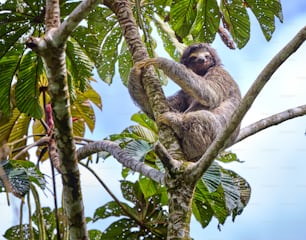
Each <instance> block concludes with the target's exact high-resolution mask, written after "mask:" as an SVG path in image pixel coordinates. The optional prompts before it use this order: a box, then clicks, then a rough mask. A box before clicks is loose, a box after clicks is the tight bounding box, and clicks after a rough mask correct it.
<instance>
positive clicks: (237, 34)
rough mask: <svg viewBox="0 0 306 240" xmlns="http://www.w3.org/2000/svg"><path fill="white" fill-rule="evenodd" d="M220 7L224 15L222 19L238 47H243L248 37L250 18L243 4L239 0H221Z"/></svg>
mask: <svg viewBox="0 0 306 240" xmlns="http://www.w3.org/2000/svg"><path fill="white" fill-rule="evenodd" d="M220 8H221V11H222V13H223V16H224V19H223V21H225V23H226V27H227V28H228V30H229V32H230V33H231V36H232V37H233V39H234V41H235V43H236V44H237V46H238V48H242V47H244V46H245V44H246V43H247V42H248V41H249V38H250V19H249V15H248V13H247V11H246V8H245V6H244V5H243V4H242V3H241V0H232V1H225V0H222V1H221V6H220Z"/></svg>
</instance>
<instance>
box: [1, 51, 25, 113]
mask: <svg viewBox="0 0 306 240" xmlns="http://www.w3.org/2000/svg"><path fill="white" fill-rule="evenodd" d="M19 59H20V56H19V55H18V54H7V56H5V57H2V58H0V71H1V74H0V86H1V87H0V111H1V112H2V113H3V114H4V117H6V118H7V117H8V116H9V114H10V111H11V107H12V103H13V102H12V100H13V101H14V97H13V96H12V98H11V85H12V80H13V77H14V75H15V73H16V69H17V67H18V65H19Z"/></svg>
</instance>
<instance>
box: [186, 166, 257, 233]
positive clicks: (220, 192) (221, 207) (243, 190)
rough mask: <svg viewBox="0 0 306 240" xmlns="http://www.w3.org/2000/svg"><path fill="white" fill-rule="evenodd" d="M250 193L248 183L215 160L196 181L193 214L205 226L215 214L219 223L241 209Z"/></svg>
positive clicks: (239, 212) (234, 215)
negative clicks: (200, 178) (199, 179)
mask: <svg viewBox="0 0 306 240" xmlns="http://www.w3.org/2000/svg"><path fill="white" fill-rule="evenodd" d="M250 194H251V188H250V185H249V184H248V183H247V182H246V181H245V180H244V179H243V178H242V177H240V176H239V175H238V174H236V173H234V172H233V171H230V170H226V169H224V168H222V167H220V166H219V165H218V164H217V163H216V162H215V163H214V164H213V165H211V167H210V168H209V169H208V170H207V172H206V173H205V174H204V176H203V178H202V180H201V181H199V182H198V184H197V186H196V190H195V196H194V199H193V205H192V206H193V214H194V216H195V218H196V219H197V220H198V221H199V222H200V223H201V225H202V227H205V226H206V225H207V224H208V223H209V222H210V220H211V218H212V217H213V216H215V217H216V218H217V219H218V221H219V223H220V224H223V223H224V222H225V220H226V218H227V217H228V216H230V215H232V219H233V220H234V219H235V217H236V216H237V215H239V214H241V212H242V211H243V209H244V207H245V206H246V205H247V203H248V201H249V198H250Z"/></svg>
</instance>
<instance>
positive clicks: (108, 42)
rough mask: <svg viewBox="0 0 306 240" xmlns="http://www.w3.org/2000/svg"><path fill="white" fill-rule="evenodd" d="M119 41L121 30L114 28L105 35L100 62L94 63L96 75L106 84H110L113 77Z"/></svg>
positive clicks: (117, 27)
mask: <svg viewBox="0 0 306 240" xmlns="http://www.w3.org/2000/svg"><path fill="white" fill-rule="evenodd" d="M121 40H122V32H121V28H120V27H119V26H116V27H114V28H113V29H112V30H111V31H110V33H109V35H107V37H106V39H105V42H104V43H103V46H102V49H101V53H100V55H99V58H100V62H97V63H96V67H97V71H98V74H99V76H100V77H101V79H102V80H103V81H104V82H106V83H111V82H112V80H113V77H114V75H115V63H116V62H117V60H118V46H119V44H120V42H121Z"/></svg>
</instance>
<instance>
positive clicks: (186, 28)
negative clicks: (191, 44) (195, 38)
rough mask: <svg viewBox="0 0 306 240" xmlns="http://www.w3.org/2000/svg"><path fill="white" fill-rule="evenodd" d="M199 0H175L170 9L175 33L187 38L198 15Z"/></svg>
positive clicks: (171, 22)
mask: <svg viewBox="0 0 306 240" xmlns="http://www.w3.org/2000/svg"><path fill="white" fill-rule="evenodd" d="M197 4H198V0H174V1H172V5H171V11H170V24H171V26H172V28H173V30H174V31H175V33H176V34H177V35H178V36H180V37H181V38H185V37H186V36H187V35H188V34H189V33H190V30H191V28H192V25H193V23H194V21H195V19H196V16H197Z"/></svg>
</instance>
